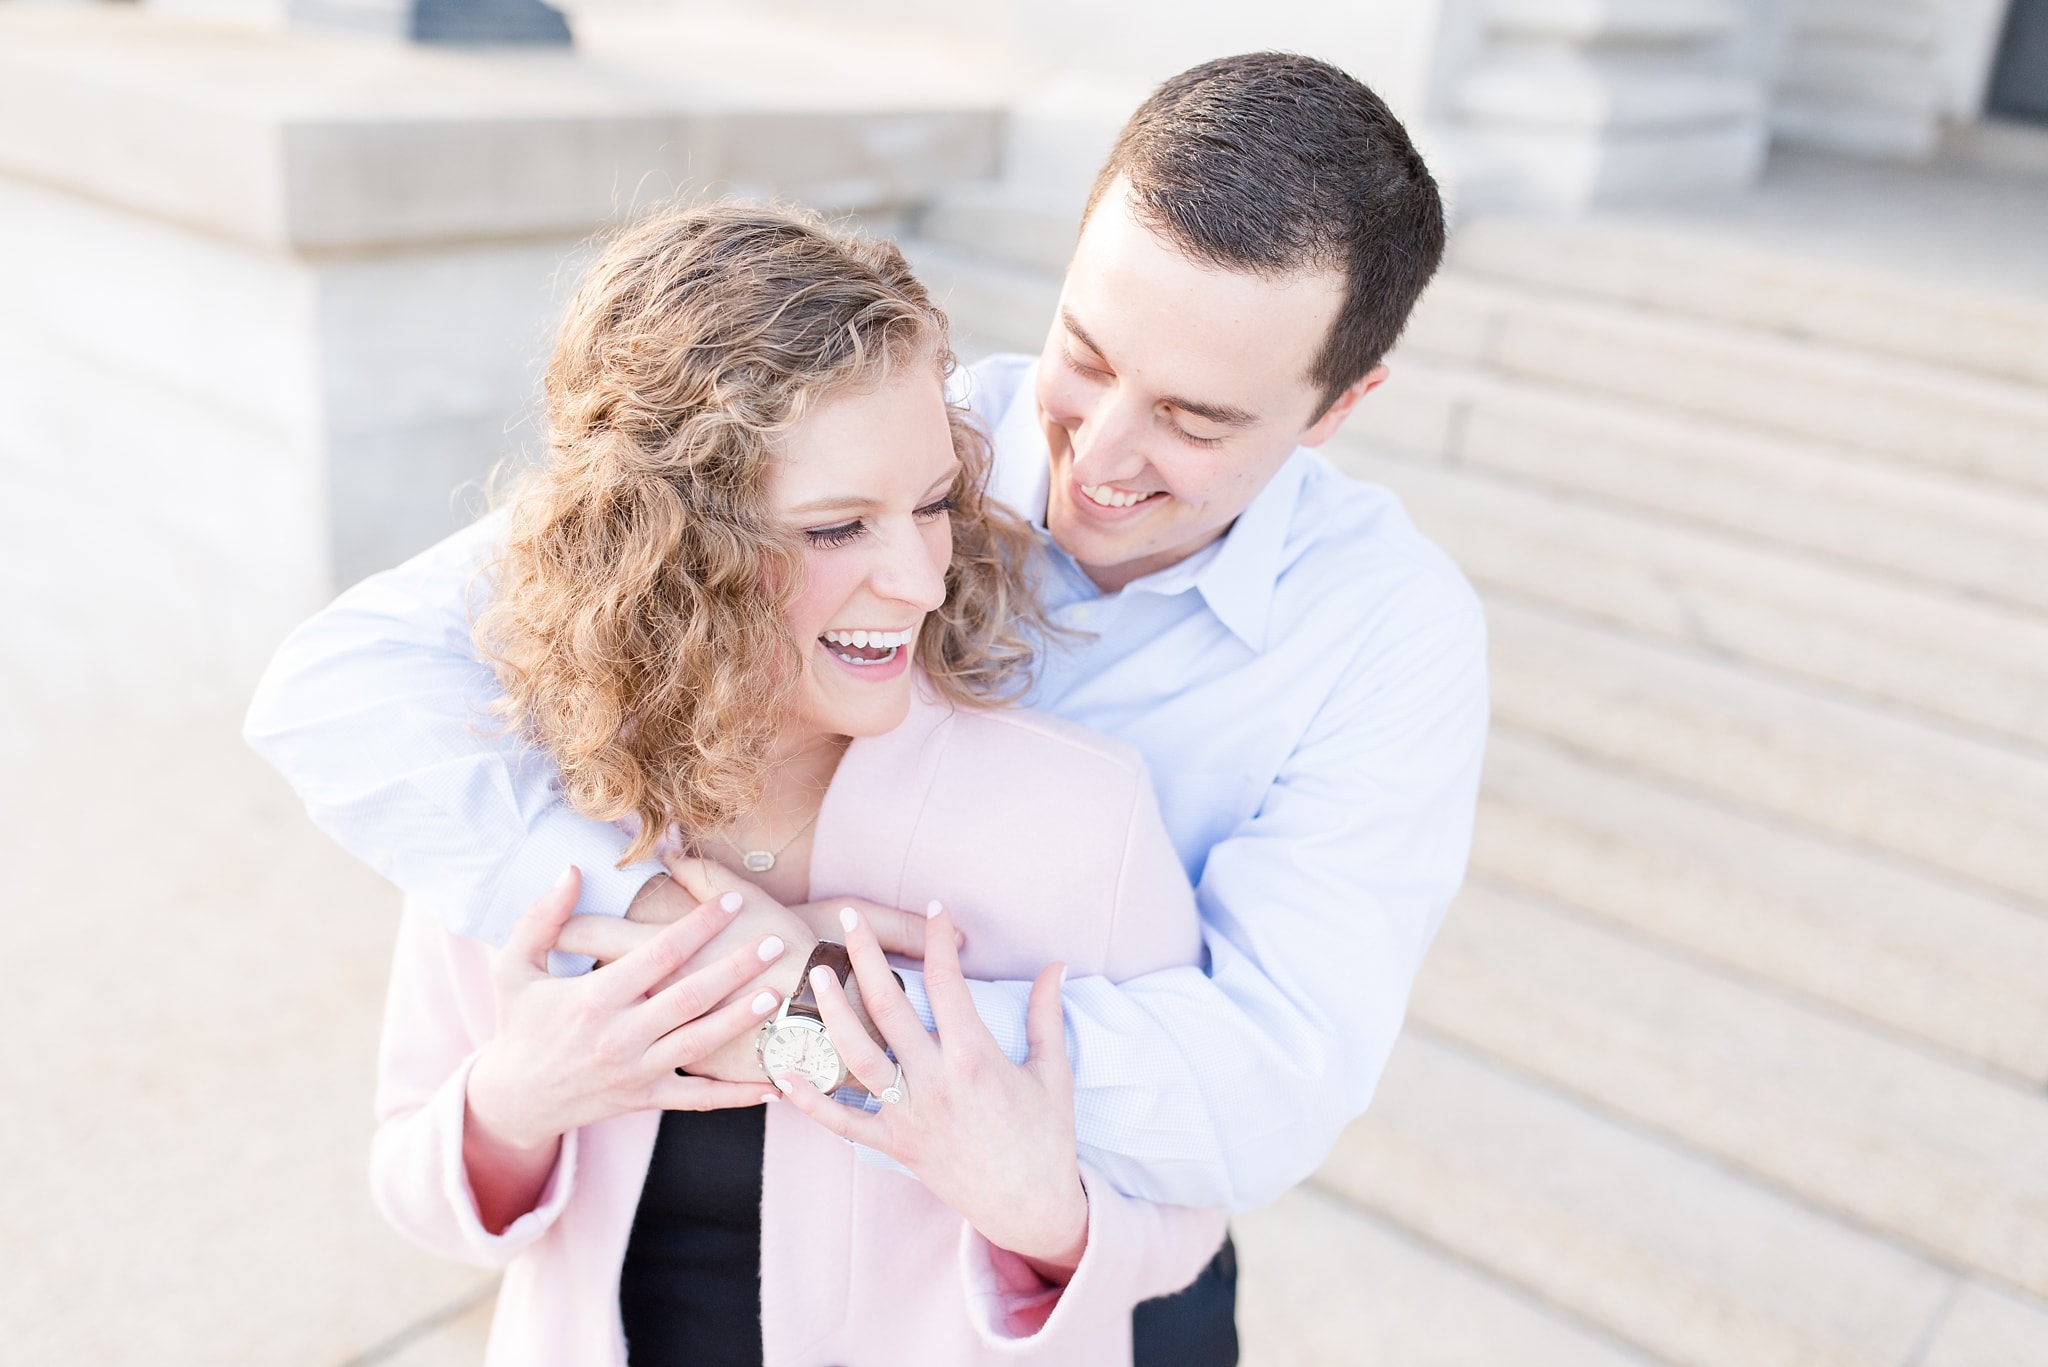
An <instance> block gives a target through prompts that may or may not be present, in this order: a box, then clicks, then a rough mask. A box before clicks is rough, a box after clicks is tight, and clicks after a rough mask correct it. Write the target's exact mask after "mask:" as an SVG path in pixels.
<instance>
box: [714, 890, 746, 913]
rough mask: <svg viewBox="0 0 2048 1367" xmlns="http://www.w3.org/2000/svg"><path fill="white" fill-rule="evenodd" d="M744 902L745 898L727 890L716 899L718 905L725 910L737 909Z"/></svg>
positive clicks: (743, 904)
mask: <svg viewBox="0 0 2048 1367" xmlns="http://www.w3.org/2000/svg"><path fill="white" fill-rule="evenodd" d="M746 904H747V899H746V898H744V897H742V896H740V895H739V894H738V893H736V892H728V893H727V894H726V895H725V896H723V897H721V898H719V899H718V905H719V906H721V907H724V908H725V909H726V910H727V911H738V910H739V909H740V908H741V907H743V906H745V905H746Z"/></svg>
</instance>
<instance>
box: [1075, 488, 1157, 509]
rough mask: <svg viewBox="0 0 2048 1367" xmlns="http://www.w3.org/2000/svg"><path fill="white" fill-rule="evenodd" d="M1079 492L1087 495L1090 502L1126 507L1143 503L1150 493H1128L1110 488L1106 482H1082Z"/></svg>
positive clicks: (1109, 506)
mask: <svg viewBox="0 0 2048 1367" xmlns="http://www.w3.org/2000/svg"><path fill="white" fill-rule="evenodd" d="M1081 492H1082V493H1084V494H1086V495H1088V501H1089V502H1090V503H1099V504H1101V505H1102V506H1103V507H1105V508H1128V507H1130V506H1131V505H1132V504H1133V503H1143V502H1144V501H1145V500H1146V499H1148V498H1150V497H1152V495H1151V494H1128V493H1125V492H1124V491H1123V490H1122V489H1112V488H1110V487H1109V486H1108V485H1107V484H1084V485H1082V486H1081Z"/></svg>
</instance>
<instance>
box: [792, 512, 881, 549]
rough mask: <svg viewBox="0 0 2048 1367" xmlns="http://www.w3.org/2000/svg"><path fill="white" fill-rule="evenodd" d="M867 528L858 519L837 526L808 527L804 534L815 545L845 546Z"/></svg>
mask: <svg viewBox="0 0 2048 1367" xmlns="http://www.w3.org/2000/svg"><path fill="white" fill-rule="evenodd" d="M865 530H867V529H866V527H864V526H863V525H862V524H861V523H860V521H859V520H858V519H856V520H854V521H852V522H842V523H840V524H839V525H838V526H837V527H806V528H805V529H804V536H805V537H807V538H808V539H809V540H810V543H811V544H812V545H813V546H823V547H831V546H844V545H845V544H846V543H847V542H849V541H851V540H853V539H854V538H855V537H857V536H859V535H860V534H861V533H862V532H863V531H865Z"/></svg>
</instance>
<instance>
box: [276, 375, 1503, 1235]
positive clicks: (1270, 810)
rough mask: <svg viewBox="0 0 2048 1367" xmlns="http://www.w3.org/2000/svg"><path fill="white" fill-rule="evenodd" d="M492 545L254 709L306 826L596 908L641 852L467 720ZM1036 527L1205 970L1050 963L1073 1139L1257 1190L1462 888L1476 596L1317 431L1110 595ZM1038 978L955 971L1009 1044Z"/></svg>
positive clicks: (1383, 1040)
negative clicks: (1168, 859)
mask: <svg viewBox="0 0 2048 1367" xmlns="http://www.w3.org/2000/svg"><path fill="white" fill-rule="evenodd" d="M1032 367H1033V362H1031V361H1030V360H1029V359H1028V358H1023V357H995V358H991V359H990V360H988V361H985V362H983V363H981V364H980V365H979V366H977V367H975V369H974V371H973V372H972V374H971V378H970V384H969V386H968V399H969V402H970V403H971V404H972V406H973V407H974V409H975V411H976V412H977V413H978V414H979V415H980V416H981V417H982V418H983V419H984V421H986V422H987V423H988V425H989V427H990V430H991V431H992V432H993V433H994V436H995V448H996V469H995V474H994V477H993V484H994V491H995V493H996V495H997V496H998V497H1000V498H1002V499H1003V500H1004V501H1005V502H1007V503H1009V504H1010V505H1011V506H1012V507H1014V508H1016V509H1017V510H1018V511H1019V512H1023V513H1028V514H1031V515H1033V517H1034V520H1035V521H1036V522H1037V523H1038V525H1039V526H1040V527H1041V528H1042V527H1043V525H1044V512H1045V495H1046V479H1047V451H1046V446H1045V440H1044V436H1043V434H1042V433H1041V432H1040V430H1039V427H1038V422H1037V416H1036V409H1035V405H1034V403H1033V400H1032V392H1033V389H1032V385H1033V369H1032ZM496 537H497V526H496V523H495V521H494V520H490V519H487V520H486V521H485V522H483V523H479V524H478V525H477V526H475V527H472V528H470V529H468V530H466V531H464V532H460V533H457V534H456V535H455V536H454V537H451V538H449V539H448V540H447V541H445V542H443V543H442V544H441V545H439V546H437V547H435V548H433V549H432V550H430V551H428V552H426V553H425V554H423V555H421V556H419V557H417V558H416V559H414V560H412V561H409V562H407V563H406V564H404V565H401V566H399V567H398V568H397V569H394V570H390V571H387V572H385V573H383V574H380V575H377V576H374V577H373V578H371V579H369V580H366V581H365V582H363V583H362V584H359V585H357V586H356V587H355V588H353V589H350V590H349V591H348V592H347V593H345V594H343V595H342V596H341V597H340V598H339V599H338V600H336V602H335V603H334V605H333V606H332V607H330V608H328V609H327V610H326V611H325V612H323V613H321V614H320V615H319V616H317V617H315V618H314V619H313V620H312V621H310V622H308V623H307V624H306V625H305V626H303V627H301V628H300V629H299V630H298V631H297V632H295V633H293V635H292V636H291V637H290V639H288V640H287V641H286V642H285V644H284V646H283V647H282V648H281V649H280V650H279V652H278V655H277V658H276V659H275V660H274V661H273V662H272V664H271V667H270V669H269V671H268V672H267V673H266V675H265V677H264V680H263V682H262V684H261V686H260V687H259V689H258V692H257V696H256V699H255V702H254V703H253V704H252V706H251V708H250V713H249V718H248V724H247V729H246V734H247V736H248V739H249V741H250V743H251V744H252V745H254V746H255V747H256V749H257V750H259V751H260V752H261V753H262V754H263V755H264V756H265V757H266V758H268V759H269V760H270V761H271V762H272V763H273V764H275V765H276V766H277V767H278V768H279V769H280V770H281V771H282V772H283V773H284V774H285V776H286V777H287V778H288V779H289V780H290V781H291V782H292V784H293V785H294V787H295V788H297V790H298V792H299V794H300V796H301V797H303V798H304V799H305V802H306V805H307V809H308V811H309V812H310V813H311V814H312V817H313V819H314V821H315V822H317V823H318V824H319V825H320V826H321V827H322V828H323V829H324V830H326V831H327V832H329V833H330V834H331V835H333V836H334V837H335V838H336V839H337V840H338V841H340V842H341V844H342V845H343V846H344V847H346V848H347V849H348V850H349V851H350V852H352V853H354V854H355V855H357V856H358V857H360V858H362V859H364V860H366V861H368V862H369V863H370V864H372V865H373V866H374V867H376V868H378V869H379V870H380V871H382V872H383V873H384V874H385V875H386V876H387V877H389V878H391V879H392V880H393V881H394V882H396V883H397V884H398V885H399V886H400V887H402V888H403V889H405V891H406V892H407V893H408V894H410V895H411V896H413V897H415V898H418V899H420V900H421V901H422V902H423V903H424V904H425V905H427V906H428V907H429V909H430V910H432V911H433V912H434V913H435V914H436V915H437V916H438V917H439V919H441V920H442V921H443V922H444V923H445V924H446V925H448V926H449V927H450V928H451V929H454V930H457V931H459V932H462V933H465V934H470V935H476V936H481V937H482V938H485V939H487V940H490V941H492V942H494V943H496V942H500V941H502V939H503V937H504V934H505V933H506V931H507V930H509V928H510V926H511V924H512V923H513V921H515V920H516V919H517V918H518V917H519V915H520V914H521V913H522V912H523V911H524V910H525V908H526V906H527V905H528V903H530V902H531V901H532V899H533V898H534V897H536V896H538V895H539V894H540V893H541V892H542V891H543V890H545V889H546V888H547V887H548V886H549V885H550V884H552V883H553V882H554V880H555V877H556V876H557V875H558V874H559V873H560V871H561V869H562V868H563V867H564V866H565V865H567V864H576V865H579V866H581V867H582V868H583V869H584V871H585V877H586V883H585V891H584V895H583V903H582V909H583V910H586V911H609V912H612V913H614V914H617V913H621V912H623V911H624V909H625V906H626V904H627V903H628V902H629V901H630V900H631V898H632V896H633V894H634V892H635V891H637V890H638V888H639V886H640V885H641V883H643V882H644V881H646V879H647V878H648V877H649V876H650V875H651V874H652V873H653V872H655V871H656V869H657V867H658V866H655V865H652V864H648V865H640V866H633V867H628V868H626V869H617V868H615V866H614V865H615V861H616V860H617V858H618V856H619V854H620V853H621V851H622V850H623V847H624V843H625V842H624V838H623V837H622V836H621V835H620V833H619V832H618V830H617V829H615V828H614V827H612V826H610V825H607V824H605V823H602V822H596V821H591V820H588V819H586V818H584V817H581V816H578V815H577V814H576V813H574V812H573V811H571V810H570V809H569V808H568V807H567V806H566V805H565V804H564V803H563V802H562V800H561V797H560V794H559V792H558V791H557V787H556V777H555V774H554V770H553V766H552V765H551V763H550V762H549V761H548V760H547V758H546V756H545V755H543V754H541V753H539V752H537V751H535V750H534V749H532V748H531V747H529V746H526V745H524V744H522V743H521V742H520V741H519V740H518V739H517V738H516V737H510V736H505V735H502V734H495V733H494V732H493V731H492V730H491V729H490V728H489V724H488V722H487V721H485V720H483V719H484V717H485V715H486V712H485V709H486V708H487V707H488V705H489V703H490V701H491V699H493V698H494V697H495V696H496V695H497V689H496V685H495V682H494V680H493V678H492V675H491V672H490V670H489V669H488V668H487V667H486V666H484V665H483V664H482V663H480V662H479V661H478V659H477V657H476V653H475V650H474V648H473V647H472V645H471V643H470V634H469V615H470V610H471V608H472V606H473V602H474V599H475V598H476V596H477V595H478V594H480V593H481V592H483V591H484V590H483V588H482V586H480V584H479V581H478V576H477V571H478V568H479V567H480V566H481V565H482V564H483V563H484V562H485V561H486V559H487V558H488V556H489V553H490V552H491V550H492V549H493V547H494V544H495V541H496ZM1048 546H1049V548H1050V559H1051V573H1050V574H1049V576H1048V583H1047V584H1046V594H1047V599H1048V602H1049V605H1050V606H1051V607H1052V609H1053V611H1054V615H1055V617H1056V618H1057V619H1058V620H1060V621H1062V622H1065V623H1067V624H1068V625H1071V626H1074V627H1077V628H1079V629H1080V630H1081V631H1082V632H1084V633H1086V636H1085V637H1084V638H1083V639H1081V640H1079V641H1078V642H1077V643H1075V644H1074V645H1072V646H1067V647H1062V648H1060V649H1058V650H1057V651H1055V652H1054V653H1053V654H1052V656H1051V657H1050V658H1049V659H1048V660H1047V661H1046V662H1045V665H1044V667H1043V668H1042V670H1041V672H1040V676H1039V682H1038V685H1037V688H1036V691H1035V693H1034V695H1033V697H1032V699H1031V701H1032V702H1033V703H1034V705H1036V706H1038V707H1040V708H1043V709H1045V710H1047V711H1050V712H1053V713H1056V714H1058V715H1060V716H1063V717H1066V718H1069V719H1070V720H1073V721H1076V722H1079V723H1081V724H1083V725H1086V726H1090V727H1093V728H1095V729H1096V730H1099V731H1104V732H1107V733H1109V734H1111V735H1115V736H1120V737H1122V738H1123V739H1124V740H1126V741H1129V742H1131V743H1132V744H1134V745H1136V746H1137V747H1138V748H1139V750H1141V751H1142V752H1143V753H1144V755H1145V757H1146V760H1147V762H1148V763H1149V765H1150V767H1151V770H1152V777H1153V782H1154V783H1155V785H1156V786H1157V789H1158V793H1159V806H1160V811H1161V813H1162V815H1163V816H1164V818H1165V821H1166V826H1167V829H1168V831H1169V832H1170V834H1171V835H1172V838H1173V841H1174V844H1175V847H1176V848H1177V850H1178V851H1179V853H1180V856H1181V859H1182V862H1183V863H1184V864H1185V866H1186V868H1187V872H1188V877H1189V879H1190V880H1191V881H1192V882H1193V883H1194V885H1195V890H1196V896H1197V901H1198V903H1199V905H1200V908H1201V914H1202V919H1203V932H1204V942H1205V946H1206V950H1207V963H1206V965H1205V966H1204V967H1201V968H1185V969H1173V970H1169V971H1166V972H1162V973H1154V974H1149V975H1147V976H1145V977H1142V978H1137V979H1133V980H1131V981H1129V982H1125V983H1122V984H1120V985H1115V984H1111V983H1109V982H1107V981H1104V980H1102V979H1095V978H1082V979H1074V980H1070V981H1069V982H1068V983H1067V985H1066V993H1065V1006H1066V1020H1067V1029H1068V1040H1069V1051H1070V1054H1071V1056H1072V1057H1073V1059H1074V1063H1075V1100H1076V1108H1077V1114H1078V1121H1079V1139H1080V1146H1081V1156H1082V1158H1083V1160H1084V1161H1086V1162H1087V1163H1089V1164H1090V1165H1091V1166H1092V1167H1094V1168H1095V1169H1096V1170H1097V1171H1099V1172H1101V1173H1102V1174H1103V1175H1104V1176H1105V1177H1107V1178H1108V1179H1109V1180H1110V1181H1111V1182H1113V1183H1114V1184H1115V1185H1116V1186H1117V1187H1118V1188H1120V1189H1122V1190H1124V1191H1126V1192H1129V1193H1131V1194H1133V1195H1136V1196H1140V1197H1144V1198H1147V1199H1151V1200H1156V1201H1165V1202H1172V1203H1176V1204H1183V1205H1201V1206H1212V1205H1221V1206H1228V1207H1231V1208H1233V1209H1244V1208H1248V1207H1251V1206H1256V1205H1261V1204H1263V1203H1265V1202H1267V1201H1270V1200H1272V1199H1273V1198H1274V1197H1276V1196H1278V1195H1279V1194H1280V1193H1281V1192H1282V1191H1284V1190H1286V1189H1287V1188H1288V1187H1289V1186H1291V1185H1293V1184H1294V1183H1296V1182H1298V1181H1300V1180H1301V1179H1302V1178H1303V1177H1305V1176H1307V1175H1308V1174H1309V1173H1310V1172H1312V1171H1313V1170H1314V1169H1315V1167H1316V1166H1317V1165H1318V1164H1319V1163H1320V1162H1321V1161H1322V1159H1323V1157H1324V1155H1325V1154H1326V1153H1327V1152H1328V1151H1329V1148H1330V1146H1331V1144H1332V1143H1334V1141H1335V1139H1336V1136H1337V1133H1338V1131H1339V1130H1341V1129H1342V1128H1343V1126H1344V1125H1345V1124H1347V1123H1348V1122H1349V1121H1350V1120H1352V1119H1353V1118H1354V1117H1356V1116H1357V1115H1359V1114H1360V1113H1361V1112H1363V1111H1364V1109H1365V1107H1366V1104H1367V1102H1368V1101H1370V1100H1371V1097H1372V1092H1373V1088H1374V1086H1375V1084H1376V1083H1377V1082H1378V1079H1379V1076H1380V1073H1381V1070H1382V1069H1383V1068H1384V1067H1385V1064H1386V1060H1387V1056H1388V1054H1389V1052H1390V1051H1391V1050H1392V1048H1393V1044H1394V1039H1395V1036H1396V1035H1397V1034H1398V1032H1399V1030H1400V1026H1401V1020H1402V1016H1403V1014H1404V1012H1405V1010H1406V1007H1407V1000H1408V992H1409V987H1410V984H1411V983H1412V981H1413V979H1414V976H1415V972H1416V970H1417V968H1418V967H1419V966H1420V964H1421V961H1422V956H1423V954H1424V952H1425V951H1426V950H1427V949H1428V947H1429V943H1430V941H1431V939H1432V938H1433V937H1434V935H1435V933H1436V929H1437V926H1438V924H1439V923H1440V922H1441V920H1442V917H1443V913H1444V909H1445V907H1446V906H1447V905H1448V904H1449V902H1450V900H1451V896H1452V894H1453V893H1455V892H1456V890H1457V888H1458V885H1459V883H1460V882H1461V881H1462V879H1463V877H1464V870H1465V861H1466V856H1467V853H1468V851H1469V848H1470V842H1471V830H1472V815H1473V807H1474V803H1475V801H1476V797H1477V790H1478V780H1479V768H1480V758H1481V753H1482V750H1483V748H1484V744H1485V735H1486V722H1487V685H1486V638H1485V625H1484V619H1483V617H1482V616H1481V612H1480V607H1479V603H1478V600H1477V598H1476V597H1475V596H1474V594H1473V593H1472V591H1471V589H1470V587H1469V586H1468V585H1467V584H1466V582H1465V580H1464V578H1463V576H1461V575H1460V574H1459V573H1458V570H1457V569H1456V567H1455V566H1454V565H1452V563H1451V562H1450V561H1449V559H1448V558H1446V557H1445V556H1444V554H1443V553H1442V552H1441V551H1439V550H1438V549H1437V548H1436V547H1435V546H1433V545H1431V544H1430V543H1429V542H1428V541H1427V540H1426V539H1425V538H1424V537H1423V536H1422V535H1421V534H1420V533H1419V532H1417V531H1416V529H1415V528H1414V526H1413V525H1412V524H1411V523H1410V522H1409V520H1408V518H1407V516H1406V514H1405V513H1404V512H1403V511H1402V509H1401V506H1400V503H1399V501H1398V500H1397V499H1396V498H1395V497H1394V496H1393V495H1392V494H1391V493H1389V492H1387V491H1386V490H1384V489H1380V488H1377V487H1374V486H1371V485H1365V484H1360V483H1357V482H1355V481H1353V480H1350V479H1348V478H1346V477H1344V476H1343V475H1341V474H1339V473H1338V472H1337V471H1336V470H1335V469H1334V468H1333V467H1332V466H1331V465H1330V464H1329V463H1328V462H1327V461H1326V460H1324V459H1323V458H1322V457H1320V456H1319V455H1317V454H1315V453H1314V452H1312V451H1308V450H1301V451H1297V452H1295V453H1294V455H1293V456H1292V457H1290V458H1289V459H1288V461H1287V463H1286V464H1285V465H1283V466H1282V467H1281V469H1280V472H1279V474H1278V475H1276V476H1275V477H1274V479H1273V480H1272V482H1271V483H1270V484H1268V485H1267V486H1266V488H1265V489H1264V490H1263V491H1262V492H1261V493H1260V494H1259V495H1258V497H1257V498H1255V499H1254V500H1253V501H1252V503H1251V505H1250V506H1249V507H1248V508H1247V509H1246V510H1245V511H1244V513H1243V514H1242V515H1241V516H1240V517H1239V518H1238V519H1237V521H1236V522H1235V523H1234V524H1233V525H1232V526H1231V528H1230V530H1229V532H1228V533H1227V534H1226V535H1225V536H1224V537H1222V538H1221V539H1220V540H1218V541H1216V542H1214V543H1212V544H1211V545H1210V546H1208V547H1206V548H1204V549H1203V550H1201V551H1199V552H1197V553H1196V554H1195V555H1193V556H1191V557H1189V558H1188V559H1186V560H1184V561H1182V562H1181V563H1179V564H1177V565H1174V566H1172V567H1170V568H1168V569H1165V570H1162V571H1160V572H1159V573H1156V574H1152V575H1148V576H1146V577H1145V578H1143V579H1139V580H1137V581H1135V582H1133V583H1131V584H1130V585H1128V586H1127V587H1125V588H1124V589H1123V590H1122V591H1120V592H1118V593H1113V594H1108V595H1103V594H1100V593H1099V592H1098V591H1097V590H1096V589H1095V587H1094V585H1093V584H1092V583H1091V582H1090V581H1089V580H1088V578H1087V576H1086V575H1085V574H1083V573H1082V572H1081V570H1080V568H1079V567H1078V566H1077V565H1076V564H1075V563H1074V562H1073V561H1072V560H1071V559H1070V558H1068V557H1067V556H1066V554H1065V553H1064V552H1063V551H1061V550H1060V549H1059V548H1058V547H1057V546H1051V544H1050V542H1049V541H1048ZM1020 838H1027V839H1028V838H1029V833H1028V832H1025V833H1021V834H1020ZM1047 855H1048V857H1049V858H1057V857H1058V852H1057V851H1048V852H1047ZM906 978H907V979H908V982H909V985H910V987H911V990H912V995H913V997H915V998H917V999H918V1004H919V1006H920V1009H921V1010H922V1009H924V1003H923V1001H922V984H921V982H919V981H918V980H917V979H916V977H915V975H906ZM1029 986H1030V985H1029V984H1028V983H980V984H976V985H975V994H976V999H977V1002H978V1005H979V1007H980V1010H981V1015H982V1017H983V1019H984V1020H985V1021H987V1022H988V1024H989V1026H990V1028H991V1030H992V1031H994V1033H995V1035H996V1037H997V1038H998V1040H1000V1041H1001V1042H1002V1044H1003V1046H1004V1048H1005V1049H1006V1050H1007V1051H1008V1052H1009V1053H1010V1055H1011V1057H1012V1058H1022V1057H1023V1055H1024V1052H1025V1044H1024V1038H1025V1037H1024V1011H1025V1001H1026V998H1027V995H1028V992H1029ZM926 1018H927V1020H929V1015H928V1014H927V1017H926Z"/></svg>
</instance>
